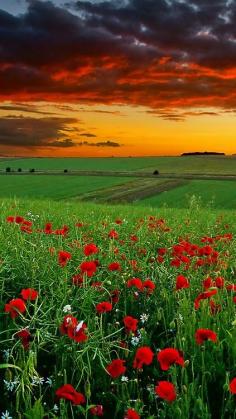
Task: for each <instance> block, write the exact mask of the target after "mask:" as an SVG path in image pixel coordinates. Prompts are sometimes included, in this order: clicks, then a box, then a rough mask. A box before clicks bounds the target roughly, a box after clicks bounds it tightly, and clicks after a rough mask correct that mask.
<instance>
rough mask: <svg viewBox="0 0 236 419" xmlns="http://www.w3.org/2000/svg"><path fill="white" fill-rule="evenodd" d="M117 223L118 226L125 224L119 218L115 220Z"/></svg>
mask: <svg viewBox="0 0 236 419" xmlns="http://www.w3.org/2000/svg"><path fill="white" fill-rule="evenodd" d="M115 223H116V224H122V223H123V221H122V220H121V219H120V218H117V219H116V220H115Z"/></svg>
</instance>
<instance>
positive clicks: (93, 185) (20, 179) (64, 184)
mask: <svg viewBox="0 0 236 419" xmlns="http://www.w3.org/2000/svg"><path fill="white" fill-rule="evenodd" d="M126 181H130V178H127V179H126V178H119V177H101V176H93V177H89V176H87V177H86V176H78V177H76V176H73V177H72V176H71V177H67V176H63V175H62V176H51V175H45V176H37V175H36V176H34V175H30V176H29V175H28V176H27V175H20V176H4V177H0V197H2V198H3V197H18V198H51V199H54V200H58V199H70V198H74V197H76V198H80V197H82V195H83V194H85V193H88V192H91V191H95V190H96V191H99V190H100V189H104V188H108V187H112V186H115V185H120V184H123V183H125V182H126Z"/></svg>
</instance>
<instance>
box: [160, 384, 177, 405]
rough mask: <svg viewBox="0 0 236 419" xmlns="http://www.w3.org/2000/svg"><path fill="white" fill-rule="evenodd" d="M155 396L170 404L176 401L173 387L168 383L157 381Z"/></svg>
mask: <svg viewBox="0 0 236 419" xmlns="http://www.w3.org/2000/svg"><path fill="white" fill-rule="evenodd" d="M155 392H156V394H157V395H158V396H159V397H160V398H161V399H164V400H166V401H167V402H169V403H171V402H173V401H174V400H175V399H176V391H175V386H174V385H173V384H172V383H170V382H169V381H159V383H158V385H157V386H156V387H155Z"/></svg>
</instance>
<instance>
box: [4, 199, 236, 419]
mask: <svg viewBox="0 0 236 419" xmlns="http://www.w3.org/2000/svg"><path fill="white" fill-rule="evenodd" d="M235 232H236V227H235V212H234V211H227V210H224V211H223V212H222V211H216V210H211V211H209V210H206V209H201V208H200V207H199V206H198V205H197V204H196V202H195V203H194V202H192V204H191V205H190V207H189V208H187V209H185V210H183V209H167V208H162V209H153V208H138V207H137V208H134V207H130V206H111V207H110V206H108V205H106V206H105V205H94V204H91V203H82V204H81V203H79V202H76V203H73V202H69V201H68V202H53V201H52V200H50V201H46V200H40V201H33V200H32V199H31V200H29V201H27V200H25V199H24V200H17V199H2V200H1V224H0V235H1V251H0V252H1V253H0V259H1V265H0V268H1V273H0V290H1V302H0V305H1V307H0V313H1V314H0V340H1V351H0V371H1V381H0V391H1V400H0V406H1V407H0V413H1V418H3V419H5V418H14V419H15V418H19V419H23V418H28V419H32V418H35V419H45V418H54V419H55V418H61V419H67V418H72V419H73V418H78V417H79V418H98V417H103V418H104V419H111V418H112V419H140V418H141V419H156V418H161V419H165V418H176V419H188V418H189V419H190V418H191V419H195V418H196V419H197V418H198V419H216V418H219V419H225V418H226V419H227V418H228V419H234V418H236V409H235V403H236V367H235V357H236V344H235V342H236V313H235V304H236V282H235V278H236V264H235V260H236V246H235Z"/></svg>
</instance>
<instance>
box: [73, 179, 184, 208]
mask: <svg viewBox="0 0 236 419" xmlns="http://www.w3.org/2000/svg"><path fill="white" fill-rule="evenodd" d="M184 184H186V181H183V180H166V179H163V180H154V179H142V180H141V179H136V180H134V181H132V182H126V183H124V184H123V185H116V186H113V187H111V188H105V189H101V190H97V191H94V192H90V193H87V194H83V195H82V196H79V197H78V198H75V199H79V200H80V201H81V200H83V201H94V202H100V203H101V202H108V203H130V202H135V201H139V200H142V199H144V198H148V197H151V196H153V195H157V194H159V193H162V192H165V191H168V190H170V189H173V188H176V187H178V186H182V185H184Z"/></svg>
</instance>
